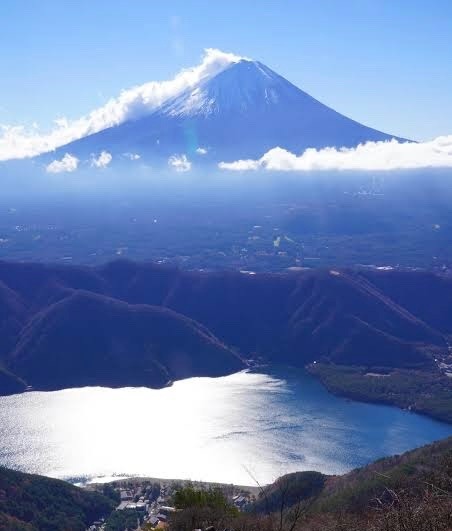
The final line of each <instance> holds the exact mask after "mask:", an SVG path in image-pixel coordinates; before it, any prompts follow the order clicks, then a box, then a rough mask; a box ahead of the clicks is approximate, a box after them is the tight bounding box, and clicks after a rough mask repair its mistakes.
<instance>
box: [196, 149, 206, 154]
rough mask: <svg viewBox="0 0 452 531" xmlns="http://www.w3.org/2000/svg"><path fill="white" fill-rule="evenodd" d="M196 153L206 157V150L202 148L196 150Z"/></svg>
mask: <svg viewBox="0 0 452 531" xmlns="http://www.w3.org/2000/svg"><path fill="white" fill-rule="evenodd" d="M196 153H197V154H198V155H207V148H204V147H199V148H196Z"/></svg>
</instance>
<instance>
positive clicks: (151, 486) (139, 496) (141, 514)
mask: <svg viewBox="0 0 452 531" xmlns="http://www.w3.org/2000/svg"><path fill="white" fill-rule="evenodd" d="M188 484H192V485H194V486H196V488H198V489H199V488H201V489H211V488H219V489H221V490H222V492H223V494H224V495H225V496H226V497H227V499H228V500H229V501H230V502H231V503H232V505H234V507H236V508H237V509H238V510H239V511H243V510H245V509H246V506H247V505H249V504H250V503H252V502H254V501H255V500H256V497H257V489H256V488H255V487H238V486H234V485H225V484H212V483H203V482H193V483H192V482H189V481H176V480H168V481H159V480H155V479H144V478H143V479H131V480H121V481H117V482H114V483H112V484H111V486H112V487H113V489H114V490H115V491H116V492H117V493H118V494H119V500H120V501H119V504H118V506H117V507H116V511H127V513H129V514H130V511H134V512H136V517H137V524H136V528H135V529H136V530H137V531H140V530H145V529H164V528H166V527H167V526H168V520H169V518H170V516H171V514H172V513H174V512H175V511H176V508H175V507H173V505H172V498H173V495H174V493H175V492H176V491H177V490H178V489H179V488H181V487H183V486H187V485H188ZM101 487H102V485H88V486H87V487H86V488H87V489H90V490H101ZM107 529H108V520H107V521H105V520H104V519H102V520H99V521H96V522H93V523H92V525H90V527H88V529H87V531H106V530H107Z"/></svg>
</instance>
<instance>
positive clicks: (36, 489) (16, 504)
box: [0, 467, 115, 531]
mask: <svg viewBox="0 0 452 531" xmlns="http://www.w3.org/2000/svg"><path fill="white" fill-rule="evenodd" d="M114 505H115V503H114V501H113V500H111V499H110V498H107V497H105V496H103V495H101V494H98V493H95V492H88V491H85V490H83V489H80V488H77V487H74V486H72V485H70V484H69V483H66V482H64V481H59V480H56V479H50V478H46V477H43V476H35V475H31V474H23V473H21V472H15V471H13V470H8V469H6V468H2V467H0V529H2V530H5V531H6V530H8V531H59V530H68V531H69V530H70V531H85V529H86V528H87V527H88V525H90V524H91V523H92V522H93V521H95V520H97V519H98V518H100V517H104V516H107V515H108V514H109V513H110V512H111V510H112V509H113V508H114Z"/></svg>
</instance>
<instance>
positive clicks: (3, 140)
mask: <svg viewBox="0 0 452 531" xmlns="http://www.w3.org/2000/svg"><path fill="white" fill-rule="evenodd" d="M241 59H242V57H239V56H237V55H234V54H232V53H225V52H222V51H220V50H216V49H213V48H207V49H206V50H205V51H204V56H203V58H202V60H201V63H200V64H199V65H197V66H195V67H192V68H188V69H184V70H182V71H181V72H179V73H178V74H177V75H176V76H175V77H174V78H173V79H171V80H167V81H150V82H148V83H144V84H143V85H139V86H136V87H133V88H130V89H127V90H123V91H122V92H121V94H120V95H119V96H118V97H117V98H112V99H110V100H109V101H108V102H107V103H106V104H105V105H104V106H102V107H99V108H98V109H95V110H93V111H92V112H90V113H89V114H88V115H86V116H82V117H81V118H79V119H77V120H74V121H69V120H67V119H66V118H59V119H58V120H55V126H56V127H55V128H54V129H53V130H51V131H50V132H48V133H41V132H40V131H39V129H37V128H35V127H33V128H32V129H31V130H30V129H27V128H25V127H24V126H11V125H4V124H0V161H1V160H9V159H22V158H26V157H33V156H35V155H39V154H40V153H45V152H48V151H52V150H53V149H55V148H57V147H59V146H63V145H65V144H68V143H69V142H72V141H74V140H78V139H80V138H82V137H85V136H87V135H90V134H93V133H97V132H99V131H102V130H103V129H106V128H108V127H112V126H115V125H119V124H121V123H123V122H125V121H126V120H130V119H135V118H139V117H141V116H143V115H145V114H147V113H149V111H151V110H153V109H155V108H157V107H158V106H159V105H161V104H162V103H163V102H164V101H166V100H167V99H168V98H171V97H173V96H175V95H177V94H179V93H180V92H182V91H184V90H185V89H187V88H190V87H193V86H194V85H196V84H197V83H199V82H201V81H203V80H206V79H209V78H210V77H212V76H214V75H216V74H218V73H219V72H221V71H222V70H223V69H224V68H226V67H227V66H229V65H230V64H231V63H236V62H239V61H240V60H241Z"/></svg>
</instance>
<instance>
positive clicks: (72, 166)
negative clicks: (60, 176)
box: [46, 153, 79, 173]
mask: <svg viewBox="0 0 452 531" xmlns="http://www.w3.org/2000/svg"><path fill="white" fill-rule="evenodd" d="M78 163H79V160H78V158H77V157H74V155H70V154H69V153H66V154H65V155H64V157H63V158H62V159H61V160H54V161H52V162H51V163H50V164H48V165H47V166H46V171H47V172H48V173H63V172H72V171H75V170H76V169H77V167H78Z"/></svg>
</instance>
